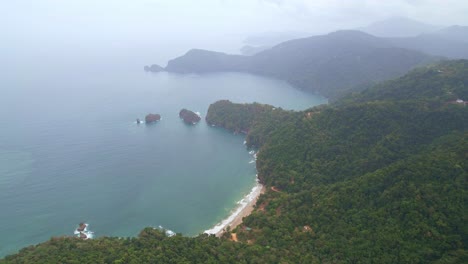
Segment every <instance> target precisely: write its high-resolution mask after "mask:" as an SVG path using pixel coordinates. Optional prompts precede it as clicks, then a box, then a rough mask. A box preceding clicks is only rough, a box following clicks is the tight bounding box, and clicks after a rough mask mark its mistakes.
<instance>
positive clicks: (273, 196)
mask: <svg viewBox="0 0 468 264" xmlns="http://www.w3.org/2000/svg"><path fill="white" fill-rule="evenodd" d="M457 99H461V100H468V61H466V60H459V61H446V62H443V63H439V64H435V65H431V66H426V67H422V68H418V69H415V70H413V71H411V72H410V73H408V74H407V75H405V76H403V77H401V78H399V79H396V80H392V81H387V82H384V83H381V84H378V85H376V86H374V87H372V88H369V89H367V90H365V91H363V92H359V93H354V94H349V95H347V96H346V97H345V98H343V99H342V100H340V101H337V102H335V103H333V104H331V105H324V106H318V107H313V108H310V109H307V110H305V111H300V112H293V111H285V110H283V109H281V108H275V107H273V106H269V105H262V104H258V103H255V104H235V103H232V102H229V101H219V102H216V103H214V104H212V105H211V106H210V108H209V111H208V114H207V117H206V119H207V122H208V123H209V124H211V125H215V126H219V127H224V128H226V129H228V130H230V131H233V132H237V133H246V134H247V135H246V138H247V139H246V140H247V145H248V147H250V148H255V149H258V151H259V152H258V159H257V169H258V173H259V178H260V180H261V182H262V183H263V184H265V185H266V187H267V192H266V193H265V194H264V195H262V196H261V197H260V199H259V200H258V202H257V206H256V209H255V210H254V212H253V213H252V214H251V215H250V216H248V217H246V218H244V222H243V224H242V225H241V226H239V227H237V228H236V229H235V230H231V231H230V232H235V233H237V237H238V239H239V242H232V241H230V240H229V238H230V235H229V234H225V235H224V237H222V238H220V239H219V238H216V237H214V236H207V235H200V236H198V237H195V238H188V237H183V236H182V235H180V234H178V235H176V236H174V237H167V236H166V235H165V234H164V232H161V231H159V230H154V229H152V228H147V229H145V230H143V231H142V232H141V234H140V235H139V236H138V237H137V238H123V239H120V238H98V239H94V240H80V239H77V238H67V237H64V238H52V239H51V240H49V241H47V242H45V243H42V244H39V245H36V246H30V247H27V248H24V249H22V250H21V251H20V252H19V253H18V254H16V255H12V256H8V257H6V258H5V259H3V260H0V263H468V250H467V243H468V226H467V225H466V223H467V222H468V214H467V208H466V204H467V200H468V193H467V192H468V188H467V187H468V186H467V183H468V171H467V165H468V164H467V163H468V162H467V161H468V140H467V139H468V107H467V106H465V103H464V102H456V100H457Z"/></svg>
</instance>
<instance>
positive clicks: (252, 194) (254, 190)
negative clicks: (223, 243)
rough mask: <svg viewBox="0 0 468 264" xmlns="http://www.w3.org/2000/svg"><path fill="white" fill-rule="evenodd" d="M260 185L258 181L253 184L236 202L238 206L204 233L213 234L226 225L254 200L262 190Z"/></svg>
mask: <svg viewBox="0 0 468 264" xmlns="http://www.w3.org/2000/svg"><path fill="white" fill-rule="evenodd" d="M262 187H263V186H262V185H261V184H260V183H258V181H257V183H256V184H255V186H254V187H253V188H252V190H251V191H250V193H249V194H247V195H246V196H245V197H244V198H243V199H242V200H240V201H238V202H237V204H238V206H237V207H236V208H235V209H234V210H233V212H232V213H231V214H230V215H229V216H228V217H227V218H226V219H224V220H222V221H221V222H220V223H218V224H216V225H215V226H214V227H212V228H211V229H208V230H205V232H204V233H205V234H210V235H215V234H217V233H219V232H220V231H222V230H223V229H225V228H226V227H228V226H229V225H230V224H231V223H232V222H233V221H234V219H236V217H237V216H238V215H239V214H240V213H241V212H242V211H243V210H244V209H245V208H246V207H247V205H249V203H250V202H252V201H253V200H255V198H256V197H258V196H259V195H260V192H261V191H262Z"/></svg>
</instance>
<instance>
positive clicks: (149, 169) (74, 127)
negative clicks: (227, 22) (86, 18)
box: [0, 67, 326, 257]
mask: <svg viewBox="0 0 468 264" xmlns="http://www.w3.org/2000/svg"><path fill="white" fill-rule="evenodd" d="M29 70H30V69H29ZM3 73H5V71H3ZM0 85H1V91H2V96H1V97H0V128H1V130H0V215H1V217H0V234H1V236H0V257H2V256H5V255H7V254H11V253H14V252H16V251H17V250H19V249H20V248H22V247H24V246H27V245H31V244H35V243H39V242H43V241H46V240H48V239H49V238H50V237H51V236H63V235H73V230H74V229H75V228H76V225H77V224H78V223H79V222H82V221H85V222H87V223H89V224H90V227H89V228H90V230H92V231H94V232H95V235H96V236H97V237H99V236H136V235H137V234H138V232H139V231H140V230H141V229H143V228H144V227H146V226H154V227H156V226H159V225H161V226H163V227H164V228H167V229H170V230H173V231H174V232H177V233H183V234H184V235H188V236H193V235H197V234H199V233H202V232H203V231H204V230H206V229H209V228H210V227H212V226H213V225H214V224H216V223H218V222H219V221H221V220H222V219H224V218H225V217H226V216H227V215H228V214H229V213H230V212H231V210H232V209H233V208H234V207H235V206H236V202H237V201H239V200H240V199H241V198H242V197H243V196H244V195H246V194H247V193H248V192H249V191H250V189H251V188H252V186H253V185H254V184H255V175H256V169H255V164H254V163H249V162H250V161H251V160H252V155H250V154H249V153H248V151H247V149H246V148H245V146H244V145H243V141H244V138H243V136H242V135H233V134H231V133H228V132H226V131H224V130H222V129H218V128H212V127H210V126H208V125H206V124H205V122H204V121H203V119H202V121H201V122H200V123H199V124H197V125H195V126H188V125H186V124H184V123H183V122H182V121H181V120H180V119H179V117H178V112H179V111H180V109H182V108H187V109H190V110H193V111H197V112H200V114H201V116H202V118H204V116H205V115H206V111H207V109H208V106H209V104H210V103H213V102H215V101H217V100H220V99H229V100H231V101H233V102H246V103H250V102H261V103H268V104H272V105H275V106H278V107H283V108H285V109H294V110H300V109H306V108H308V107H311V106H314V105H317V104H322V103H326V99H325V98H322V97H319V96H315V95H311V94H307V93H304V92H301V91H299V90H297V89H295V88H293V87H291V86H289V85H288V84H287V83H285V82H282V81H278V80H272V79H267V78H263V77H258V76H253V75H249V74H241V73H219V74H209V75H177V74H169V73H159V74H151V73H145V72H143V71H142V70H141V69H138V68H132V69H127V68H125V69H120V70H111V69H109V68H98V69H96V68H86V69H81V70H76V71H68V70H64V69H62V70H60V69H54V70H53V71H52V70H45V69H43V68H41V67H38V68H36V70H34V71H28V72H24V71H21V70H20V68H15V69H14V70H10V72H8V75H6V74H5V75H4V76H3V78H2V81H1V83H0ZM147 113H158V114H160V115H161V116H162V120H161V121H160V122H158V123H156V124H152V125H145V124H140V125H137V124H136V123H135V120H136V118H140V119H143V118H144V116H145V115H146V114H147Z"/></svg>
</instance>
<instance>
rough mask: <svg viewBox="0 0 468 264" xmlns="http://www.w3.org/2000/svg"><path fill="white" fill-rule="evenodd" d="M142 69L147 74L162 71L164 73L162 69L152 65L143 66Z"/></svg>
mask: <svg viewBox="0 0 468 264" xmlns="http://www.w3.org/2000/svg"><path fill="white" fill-rule="evenodd" d="M144 69H145V71H147V72H162V71H164V68H163V67H161V66H159V65H157V64H153V65H151V66H145V67H144Z"/></svg>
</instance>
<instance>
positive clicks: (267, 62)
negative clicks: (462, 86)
mask: <svg viewBox="0 0 468 264" xmlns="http://www.w3.org/2000/svg"><path fill="white" fill-rule="evenodd" d="M435 59H436V58H434V57H431V56H428V55H425V54H423V53H421V52H417V51H412V50H407V49H402V48H397V47H394V45H393V44H392V43H391V41H389V40H387V39H383V38H378V37H374V36H372V35H369V34H366V33H363V32H360V31H351V30H348V31H337V32H333V33H330V34H327V35H322V36H314V37H309V38H304V39H296V40H291V41H287V42H284V43H281V44H279V45H277V46H275V47H273V48H271V49H268V50H265V51H263V52H260V53H258V54H255V55H253V56H241V55H227V54H224V53H218V52H211V51H206V50H191V51H189V52H187V54H185V55H184V56H181V57H179V58H176V59H174V60H171V61H169V63H168V65H167V67H166V70H167V71H170V72H179V73H207V72H219V71H240V72H248V73H253V74H259V75H265V76H269V77H273V78H278V79H282V80H286V81H288V82H290V83H291V84H293V85H295V86H297V87H299V88H301V89H304V90H306V91H310V92H316V93H320V94H322V95H324V96H327V97H328V98H331V99H334V98H337V97H338V96H339V95H340V94H342V93H343V92H344V91H346V90H348V89H350V88H353V87H355V86H360V85H363V84H368V83H373V82H377V81H381V80H386V79H390V78H393V77H397V76H400V75H402V74H404V73H406V72H407V71H408V70H410V69H411V68H413V67H415V66H417V65H421V64H424V63H427V62H429V61H433V60H435Z"/></svg>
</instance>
